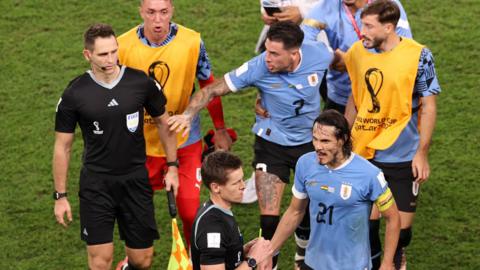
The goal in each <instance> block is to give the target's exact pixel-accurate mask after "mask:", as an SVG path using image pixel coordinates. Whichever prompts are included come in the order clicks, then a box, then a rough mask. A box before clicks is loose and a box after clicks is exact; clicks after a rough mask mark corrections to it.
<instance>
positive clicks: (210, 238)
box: [207, 233, 221, 248]
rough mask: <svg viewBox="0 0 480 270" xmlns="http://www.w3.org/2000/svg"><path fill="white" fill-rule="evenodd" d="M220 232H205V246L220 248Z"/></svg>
mask: <svg viewBox="0 0 480 270" xmlns="http://www.w3.org/2000/svg"><path fill="white" fill-rule="evenodd" d="M220 240H221V234H220V233H207V247H208V248H220Z"/></svg>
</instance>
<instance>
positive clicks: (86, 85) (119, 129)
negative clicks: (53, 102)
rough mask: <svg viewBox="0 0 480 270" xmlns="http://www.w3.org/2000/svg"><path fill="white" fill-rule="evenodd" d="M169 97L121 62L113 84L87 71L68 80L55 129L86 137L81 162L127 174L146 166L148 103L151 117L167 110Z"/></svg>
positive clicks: (100, 170)
mask: <svg viewBox="0 0 480 270" xmlns="http://www.w3.org/2000/svg"><path fill="white" fill-rule="evenodd" d="M165 104H166V99H165V96H164V95H163V93H162V91H160V88H159V86H158V85H157V84H156V83H155V82H154V81H153V80H151V79H150V78H148V76H147V75H146V74H145V73H143V72H141V71H139V70H135V69H131V68H127V67H125V66H122V67H121V69H120V74H119V76H118V78H117V79H116V80H115V81H113V82H112V83H110V84H105V83H103V82H100V81H97V80H95V78H94V76H93V73H91V71H88V72H86V73H84V74H83V75H81V76H79V77H77V78H75V79H74V80H72V81H71V82H70V84H69V85H68V87H67V89H65V91H64V92H63V95H62V97H61V98H60V100H59V101H58V105H57V110H56V117H55V131H57V132H65V133H74V132H75V127H76V124H77V123H78V124H79V126H80V128H81V130H82V137H83V141H84V153H83V165H84V167H86V168H87V169H89V170H91V171H93V172H97V173H108V174H114V175H118V174H126V173H130V172H133V171H135V170H137V169H139V168H141V167H143V166H145V160H146V154H145V140H144V137H143V117H144V108H145V110H146V111H147V112H148V113H149V114H150V115H151V116H153V117H156V116H160V115H162V114H163V113H164V112H165Z"/></svg>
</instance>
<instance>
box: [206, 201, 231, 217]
mask: <svg viewBox="0 0 480 270" xmlns="http://www.w3.org/2000/svg"><path fill="white" fill-rule="evenodd" d="M206 204H207V205H208V210H210V209H212V208H216V209H218V210H220V211H222V212H223V213H225V214H226V215H229V216H232V217H233V212H232V211H231V210H229V209H225V208H223V207H220V206H218V205H216V204H214V203H213V202H212V200H210V199H209V200H208V201H207V203H206ZM208 210H207V211H208ZM207 211H205V212H207Z"/></svg>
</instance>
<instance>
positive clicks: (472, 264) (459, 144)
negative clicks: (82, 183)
mask: <svg viewBox="0 0 480 270" xmlns="http://www.w3.org/2000/svg"><path fill="white" fill-rule="evenodd" d="M402 2H403V4H404V6H405V9H406V11H407V14H408V17H409V21H410V24H411V27H412V30H413V33H414V36H415V38H416V39H417V40H418V41H419V42H421V43H424V44H427V45H428V46H429V47H430V49H431V50H432V52H433V54H434V56H435V59H436V69H437V72H438V76H439V80H440V84H441V87H442V89H443V91H442V94H441V95H440V97H439V99H438V122H437V123H438V124H437V128H436V132H435V135H434V139H433V143H432V149H431V152H430V165H431V167H432V168H433V170H432V174H431V177H430V181H429V182H428V183H427V184H426V185H425V186H424V187H423V190H422V195H421V198H420V207H419V211H418V215H417V218H416V223H415V227H414V241H413V243H412V245H411V247H410V248H409V250H408V252H409V253H408V254H409V269H480V257H479V256H478V252H479V251H480V248H479V244H478V243H479V242H480V219H479V216H478V215H479V214H478V209H480V205H479V201H480V199H479V197H480V181H479V179H478V177H479V176H480V170H479V165H480V162H479V161H478V154H479V153H480V146H479V145H480V130H479V124H480V120H479V117H478V115H480V109H479V108H480V103H479V98H480V94H479V87H478V86H479V84H480V81H479V78H480V76H479V72H478V60H479V59H480V57H479V50H478V46H479V44H480V31H478V28H477V26H478V14H479V13H480V1H478V0H457V1H447V0H436V1H422V0H405V1H402ZM137 6H138V1H136V0H130V1H127V0H123V1H121V0H111V1H105V0H103V1H80V0H78V1H74V0H68V1H67V0H66V1H53V0H24V1H23V0H2V1H0V10H1V11H2V12H1V15H0V49H1V50H0V53H1V56H0V67H1V72H0V83H1V84H0V114H1V116H0V117H1V118H0V119H1V121H0V130H1V137H0V157H1V161H0V169H1V174H0V181H1V182H0V209H1V210H0V243H1V244H0V245H1V248H0V250H1V252H0V268H1V269H85V268H87V267H86V253H85V246H84V243H83V242H82V241H81V240H80V238H79V218H78V198H77V196H76V194H77V191H78V174H79V169H80V159H81V149H82V143H81V137H80V133H79V132H77V140H76V142H75V145H74V148H73V153H72V162H71V166H70V174H69V188H68V191H69V193H70V197H69V198H70V203H71V205H72V208H73V212H74V222H73V223H72V224H71V225H70V227H69V228H68V229H67V230H65V229H63V228H61V227H60V226H59V225H57V224H56V223H55V219H54V217H53V210H52V208H53V200H52V197H51V193H52V191H53V187H52V177H51V156H52V147H53V140H54V132H53V121H54V108H55V105H56V103H57V101H58V98H59V96H60V95H61V93H62V91H63V89H64V88H65V86H66V85H67V83H68V82H69V81H70V80H71V79H72V78H73V77H75V76H77V75H79V74H81V73H82V72H84V71H85V70H86V69H87V68H88V63H87V62H86V61H85V60H84V59H83V56H82V54H81V51H82V49H83V48H82V33H83V31H84V30H85V29H86V27H87V26H88V25H89V24H91V23H94V22H105V23H109V24H111V25H113V27H114V29H115V30H116V32H117V34H121V33H123V32H124V31H126V30H128V29H130V28H131V27H133V26H134V25H136V24H138V23H139V22H140V17H139V15H138V11H137ZM175 6H176V14H175V16H174V20H175V21H176V22H178V23H181V24H183V25H186V26H188V27H191V28H193V29H196V30H197V31H200V32H201V33H202V37H203V39H204V41H205V43H206V46H207V50H208V52H209V55H210V58H211V60H212V63H213V69H214V72H215V74H216V75H217V76H221V75H222V74H223V73H225V72H227V71H229V70H230V69H232V68H235V67H237V66H239V65H240V64H242V63H243V61H246V60H248V59H249V58H250V57H252V56H253V55H254V54H253V47H254V45H255V41H256V38H257V35H258V33H259V31H260V29H261V27H262V23H261V20H260V17H259V6H258V1H257V0H231V1H227V0H175ZM475 18H477V19H475ZM254 97H255V91H253V90H252V91H247V92H242V93H240V94H237V95H231V96H228V97H226V98H224V99H223V100H224V108H225V112H226V121H227V123H228V124H229V125H230V126H232V127H234V128H235V129H236V130H237V132H238V133H239V135H240V140H239V141H238V142H237V143H236V144H235V147H234V152H235V153H237V154H239V155H240V156H241V157H242V159H243V161H244V163H245V167H244V168H245V175H246V177H247V176H249V175H250V173H251V168H250V167H249V164H250V162H251V159H252V148H251V144H252V141H253V137H252V135H251V134H250V131H249V130H250V126H251V123H252V122H253V101H254ZM202 116H203V117H204V118H205V116H206V114H205V112H203V113H202ZM204 124H206V125H204V129H205V130H206V129H207V128H209V127H211V123H210V120H209V119H206V121H204ZM287 194H289V192H288V191H287ZM286 197H287V198H289V197H290V195H288V196H286ZM203 198H206V192H205V189H204V191H203ZM155 203H156V209H157V220H158V225H159V227H160V228H161V240H160V241H157V242H156V244H155V251H156V255H155V261H154V269H165V268H166V265H167V260H168V256H169V252H170V245H171V239H170V218H169V217H168V213H167V208H166V200H165V193H160V194H157V196H156V197H155ZM287 205H288V199H285V200H284V207H286V206H287ZM234 212H235V214H236V217H237V220H238V221H239V223H240V227H241V228H242V230H243V233H244V235H245V239H251V238H253V237H255V236H256V235H257V234H258V210H257V206H256V205H248V206H236V207H235V208H234ZM116 240H118V238H116ZM119 243H120V242H117V245H116V247H117V249H116V251H115V262H117V261H118V260H120V259H121V258H122V257H123V250H122V249H121V248H119V247H120V246H121V245H118V244H119ZM292 256H293V241H290V242H289V244H288V245H287V246H286V247H284V249H283V250H282V256H281V267H280V268H281V269H291V261H292ZM345 256H348V254H346V255H345Z"/></svg>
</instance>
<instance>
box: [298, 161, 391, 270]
mask: <svg viewBox="0 0 480 270" xmlns="http://www.w3.org/2000/svg"><path fill="white" fill-rule="evenodd" d="M387 187H388V185H387V182H386V181H385V178H384V176H383V173H382V172H381V170H380V169H378V168H377V167H375V166H374V165H372V164H371V163H370V162H368V161H367V160H365V159H364V158H362V157H360V156H358V155H356V154H354V153H351V156H350V158H349V159H348V160H347V161H345V162H344V163H343V164H342V165H341V166H339V167H337V168H335V169H330V168H328V167H327V166H324V165H321V164H320V163H319V162H318V159H317V155H316V153H315V152H310V153H307V154H305V155H303V156H302V157H300V159H299V160H298V162H297V166H296V169H295V183H294V186H293V187H292V192H293V195H294V196H295V197H296V198H298V199H307V198H308V199H310V212H309V213H310V227H311V232H310V241H309V242H308V246H307V250H306V254H305V263H306V264H307V265H308V266H310V268H313V269H315V270H322V269H325V270H327V269H328V270H330V269H335V270H366V269H371V267H372V266H371V260H370V255H371V254H370V241H369V231H368V219H369V216H370V210H371V206H372V202H374V201H375V200H377V198H378V197H379V196H380V195H381V194H383V193H384V192H385V191H386V190H387Z"/></svg>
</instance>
